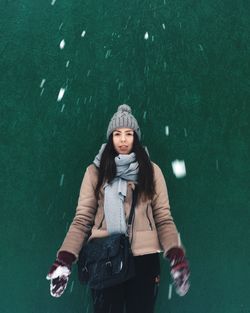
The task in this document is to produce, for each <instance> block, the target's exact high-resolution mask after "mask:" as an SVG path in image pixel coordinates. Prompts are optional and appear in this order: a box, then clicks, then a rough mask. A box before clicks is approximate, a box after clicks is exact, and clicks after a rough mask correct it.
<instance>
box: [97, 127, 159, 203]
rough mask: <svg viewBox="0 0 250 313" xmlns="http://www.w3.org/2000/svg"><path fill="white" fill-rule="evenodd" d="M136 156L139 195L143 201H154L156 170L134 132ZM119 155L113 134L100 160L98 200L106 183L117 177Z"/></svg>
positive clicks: (133, 150)
mask: <svg viewBox="0 0 250 313" xmlns="http://www.w3.org/2000/svg"><path fill="white" fill-rule="evenodd" d="M131 152H134V153H135V155H136V160H137V161H138V163H139V173H138V180H137V182H138V185H137V188H138V195H139V196H141V197H142V199H143V200H146V199H152V198H153V196H154V194H155V186H154V170H153V166H152V163H151V161H150V158H149V156H148V154H147V152H146V151H145V149H144V147H143V146H142V145H141V143H140V141H139V139H138V136H137V134H136V132H134V142H133V148H132V151H131ZM117 155H118V153H117V152H116V151H115V149H114V145H113V133H112V134H110V136H109V138H108V142H107V144H106V146H105V148H104V150H103V153H102V157H101V160H100V167H99V169H98V170H99V171H98V181H97V185H96V190H95V195H96V197H97V199H98V195H99V190H100V188H101V186H102V184H103V183H104V182H106V181H107V182H108V183H110V182H111V181H112V180H113V179H114V178H115V176H116V164H115V160H114V159H115V157H116V156H117Z"/></svg>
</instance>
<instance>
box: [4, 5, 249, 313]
mask: <svg viewBox="0 0 250 313" xmlns="http://www.w3.org/2000/svg"><path fill="white" fill-rule="evenodd" d="M51 1H52V0H50V1H37V0H35V1H28V0H22V1H14V0H13V1H9V0H1V1H0V30H1V32H0V56H1V59H0V70H1V72H0V73H1V74H0V106H1V149H0V153H1V154H0V162H1V163H0V165H1V185H0V187H1V188H0V190H1V200H2V209H1V212H2V214H1V227H0V238H1V253H0V272H1V280H0V295H1V301H0V312H1V313H12V312H13V313H34V312H36V313H40V312H41V313H56V312H61V313H72V312H75V313H80V312H81V313H87V312H91V305H90V302H89V294H88V291H87V290H86V289H84V288H83V287H82V286H80V284H79V283H78V281H77V275H76V269H74V272H73V275H72V277H71V281H70V283H69V286H68V289H67V291H66V292H65V294H64V295H63V296H62V298H60V299H54V298H52V297H51V296H50V295H49V290H48V282H47V281H46V280H45V276H46V273H47V271H48V269H49V267H50V265H51V263H52V262H53V261H54V257H55V253H56V251H57V249H58V247H59V246H60V244H61V242H62V240H63V238H64V235H65V233H66V231H67V229H68V226H69V223H70V222H71V220H72V218H73V216H74V211H75V207H76V204H77V199H78V193H79V188H80V184H81V180H82V177H83V173H84V171H85V168H86V166H87V165H88V164H89V163H91V162H92V160H93V158H94V156H95V155H96V153H97V152H98V150H99V147H100V145H101V144H102V142H104V140H105V133H106V129H107V125H108V122H109V119H110V118H111V116H112V114H113V113H114V112H115V110H116V108H117V105H119V104H121V103H128V104H129V105H131V107H132V108H133V113H134V115H135V116H136V117H137V119H138V121H139V124H140V126H141V128H142V132H143V143H144V144H145V145H147V147H148V150H149V152H150V155H151V158H152V160H153V161H154V162H156V163H157V164H159V165H160V166H161V168H162V170H163V172H164V175H165V177H166V181H167V185H168V189H169V196H170V204H171V208H172V214H173V216H174V218H175V222H176V224H177V226H178V229H179V231H180V234H181V238H182V241H183V243H184V245H185V247H186V250H187V253H188V257H189V260H190V264H191V271H192V276H191V284H192V285H191V289H190V292H189V294H188V295H187V296H186V297H184V298H180V297H178V296H177V295H176V294H174V293H173V295H172V298H171V299H168V291H169V274H168V264H167V263H166V262H162V265H163V273H162V280H161V289H160V294H159V298H158V302H157V309H156V313H163V312H168V313H200V312H202V313H225V312H226V313H249V312H250V297H249V282H248V280H247V278H248V279H249V278H250V270H249V268H250V262H249V260H250V249H249V244H250V227H249V221H250V213H249V209H250V201H249V200H250V196H249V169H250V164H249V163H250V162H249V152H250V149H249V121H250V116H249V115H250V114H249V113H250V108H249V100H250V97H249V88H250V57H249V56H250V26H249V10H250V4H249V2H248V1H244V0H239V1H232V0H229V1H218V0H217V1H215V0H210V1H208V0H206V1H205V0H203V1H179V0H177V1H169V0H161V1H158V0H156V1H147V0H145V1H118V0H117V1H115V0H110V1H96V0H91V1H90V0H87V1H80V0H76V1H65V0H56V2H55V3H54V5H52V4H51ZM84 30H85V31H86V34H85V36H83V37H81V34H82V32H83V31H84ZM146 32H148V36H149V38H148V39H147V40H146V39H145V38H144V35H145V33H146ZM63 39H64V40H65V47H64V49H60V47H59V44H60V42H61V41H62V40H63ZM68 61H69V63H68V64H67V62H68ZM43 80H45V81H43ZM42 81H43V84H42V87H41V83H42ZM60 88H65V89H66V90H65V94H64V97H63V98H62V100H61V101H57V96H58V93H59V90H60ZM165 126H169V136H166V134H165ZM175 159H180V160H184V161H185V164H186V169H187V176H186V177H184V178H182V179H177V178H176V177H175V176H174V174H173V172H172V168H171V162H172V161H173V160H175Z"/></svg>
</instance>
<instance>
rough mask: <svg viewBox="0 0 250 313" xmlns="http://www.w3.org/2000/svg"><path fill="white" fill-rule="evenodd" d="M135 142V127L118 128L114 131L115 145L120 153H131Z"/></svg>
mask: <svg viewBox="0 0 250 313" xmlns="http://www.w3.org/2000/svg"><path fill="white" fill-rule="evenodd" d="M133 142H134V131H133V129H131V128H117V129H115V130H114V131H113V145H114V148H115V151H116V152H117V153H118V154H129V153H130V152H131V150H132V148H133Z"/></svg>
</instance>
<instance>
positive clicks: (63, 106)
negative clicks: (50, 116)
mask: <svg viewBox="0 0 250 313" xmlns="http://www.w3.org/2000/svg"><path fill="white" fill-rule="evenodd" d="M64 108H65V104H63V105H62V108H61V112H63V110H64Z"/></svg>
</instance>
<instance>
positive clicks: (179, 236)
mask: <svg viewBox="0 0 250 313" xmlns="http://www.w3.org/2000/svg"><path fill="white" fill-rule="evenodd" d="M178 246H179V247H180V246H181V234H180V233H178Z"/></svg>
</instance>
